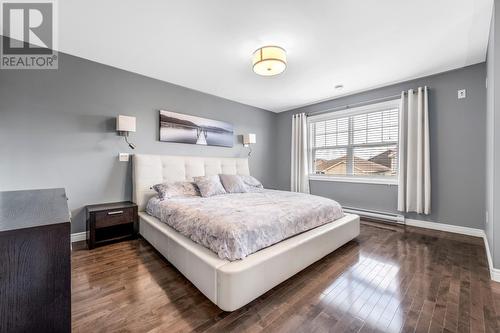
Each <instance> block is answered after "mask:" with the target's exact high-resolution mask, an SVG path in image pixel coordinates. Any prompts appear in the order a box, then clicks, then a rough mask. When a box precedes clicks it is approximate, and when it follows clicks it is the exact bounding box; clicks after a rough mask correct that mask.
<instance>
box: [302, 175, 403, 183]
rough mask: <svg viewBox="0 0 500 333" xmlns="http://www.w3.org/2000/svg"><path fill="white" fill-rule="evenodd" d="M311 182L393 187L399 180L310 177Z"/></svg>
mask: <svg viewBox="0 0 500 333" xmlns="http://www.w3.org/2000/svg"><path fill="white" fill-rule="evenodd" d="M309 180H319V181H327V182H342V183H361V184H380V185H393V186H397V185H398V180H397V179H380V178H362V177H337V176H323V175H309Z"/></svg>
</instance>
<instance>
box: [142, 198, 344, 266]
mask: <svg viewBox="0 0 500 333" xmlns="http://www.w3.org/2000/svg"><path fill="white" fill-rule="evenodd" d="M146 212H147V213H148V214H150V215H152V216H154V217H156V218H158V219H159V220H160V221H161V222H163V223H166V224H167V225H169V226H170V227H172V228H174V229H175V230H177V231H178V232H179V233H181V234H182V235H184V236H186V237H188V238H190V239H191V240H193V241H194V242H196V243H198V244H200V245H202V246H204V247H206V248H208V249H210V250H212V251H213V252H215V253H216V254H217V255H218V256H219V258H221V259H227V260H230V261H235V260H239V259H243V258H245V257H246V256H248V255H250V254H252V253H254V252H257V251H259V250H261V249H263V248H266V247H268V246H271V245H273V244H276V243H278V242H280V241H282V240H284V239H287V238H289V237H292V236H294V235H297V234H300V233H302V232H304V231H307V230H310V229H313V228H316V227H318V226H321V225H324V224H326V223H330V222H333V221H335V220H337V219H339V218H341V217H343V216H344V213H343V211H342V207H341V206H340V205H339V204H338V203H337V202H336V201H334V200H331V199H327V198H324V197H319V196H314V195H309V194H303V193H295V192H285V191H275V190H263V191H262V192H260V193H235V194H226V195H219V196H213V197H209V198H202V197H183V198H171V199H168V200H163V201H160V200H159V199H158V198H157V197H153V198H151V199H150V200H149V201H148V204H147V208H146Z"/></svg>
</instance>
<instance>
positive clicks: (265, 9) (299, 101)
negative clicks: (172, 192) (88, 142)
mask: <svg viewBox="0 0 500 333" xmlns="http://www.w3.org/2000/svg"><path fill="white" fill-rule="evenodd" d="M58 3H59V50H60V51H62V52H66V53H69V54H73V55H76V56H79V57H83V58H86V59H90V60H93V61H97V62H100V63H104V64H107V65H111V66H114V67H118V68H121V69H125V70H128V71H131V72H135V73H139V74H143V75H146V76H149V77H153V78H156V79H160V80H163V81H168V82H172V83H175V84H178V85H181V86H185V87H188V88H192V89H196V90H199V91H203V92H206V93H209V94H213V95H216V96H220V97H224V98H228V99H231V100H234V101H238V102H241V103H245V104H249V105H253V106H257V107H260V108H263V109H267V110H271V111H275V112H280V111H284V110H289V109H292V108H295V107H298V106H303V105H307V104H312V103H314V102H318V101H321V100H325V99H330V98H335V97H338V96H340V95H346V94H349V93H353V92H356V91H361V90H366V89H369V88H373V87H377V86H381V85H386V84H389V83H394V82H398V81H403V80H407V79H411V78H416V77H421V76H425V75H430V74H434V73H438V72H443V71H447V70H450V69H454V68H459V67H463V66H466V65H471V64H474V63H478V62H482V61H484V60H485V56H486V46H487V42H488V32H489V23H490V16H491V8H492V0H418V1H417V0H383V1H382V0H377V1H375V0H372V1H367V0H330V1H327V0H315V1H305V0H304V1H291V0H274V1H271V0H252V1H242V0H209V1H208V0H175V1H174V0H170V1H166V0H143V1H138V0H106V1H103V0H85V1H84V0H64V1H58ZM268 44H276V45H279V46H282V47H284V48H285V49H286V50H287V53H288V68H287V70H286V71H285V72H284V73H283V74H281V75H279V76H275V77H260V76H257V75H255V74H254V73H253V72H252V68H251V55H252V52H253V51H254V50H255V49H257V48H258V47H260V46H263V45H268ZM337 84H343V85H344V89H343V90H342V91H341V92H338V91H335V89H334V86H335V85H337Z"/></svg>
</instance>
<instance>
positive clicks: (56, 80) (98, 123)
mask: <svg viewBox="0 0 500 333" xmlns="http://www.w3.org/2000/svg"><path fill="white" fill-rule="evenodd" d="M214 84H215V83H214ZM159 109H166V110H170V111H176V112H182V113H186V114H193V115H199V116H203V117H207V118H211V119H218V120H224V121H228V122H230V123H232V124H234V128H235V134H238V135H239V134H243V133H248V132H250V133H256V134H257V144H256V145H255V146H254V149H253V151H254V152H253V154H252V158H251V159H250V169H251V172H252V173H253V174H254V175H255V176H256V177H257V178H259V179H261V180H262V181H263V183H264V184H265V185H266V186H269V187H274V186H275V185H276V184H275V182H274V177H273V175H272V172H271V171H272V170H273V167H274V165H275V163H274V156H275V154H274V151H273V150H272V147H273V145H271V144H270V143H272V142H274V141H275V136H276V134H275V133H276V132H275V126H276V118H277V117H276V115H275V114H274V113H271V112H268V111H264V110H261V109H257V108H254V107H250V106H247V105H242V104H239V103H236V102H232V101H229V100H226V99H222V98H218V97H215V96H211V95H207V94H203V93H200V92H197V91H194V90H190V89H186V88H183V87H179V86H176V85H172V84H169V83H165V82H161V81H157V80H154V79H150V78H147V77H144V76H140V75H137V74H133V73H130V72H126V71H122V70H119V69H116V68H112V67H108V66H104V65H101V64H97V63H94V62H90V61H87V60H84V59H81V58H77V57H73V56H68V55H64V54H60V58H59V70H49V71H41V70H26V71H22V70H4V71H1V73H0V156H1V157H0V190H14V189H16V190H17V189H29V188H45V187H64V188H66V191H67V194H68V197H69V205H70V207H71V209H72V213H73V217H74V220H73V226H72V231H73V232H80V231H84V230H85V225H84V214H83V211H82V207H83V206H85V205H87V204H93V203H102V202H111V201H118V200H129V199H131V192H132V185H131V167H130V163H126V162H125V163H124V162H119V161H118V159H117V155H118V153H119V152H137V153H155V154H178V155H210V156H227V157H236V156H246V154H247V150H246V148H243V146H242V145H241V144H239V143H237V140H239V139H238V138H235V146H234V147H233V148H221V147H200V146H196V145H187V144H176V143H165V142H159V141H158V117H159V116H158V110H159ZM118 114H125V115H131V116H136V117H137V132H136V133H133V134H131V137H130V139H131V141H132V142H134V143H135V144H136V145H137V149H136V150H135V151H131V150H130V149H129V148H128V147H127V145H126V144H125V142H124V141H123V138H121V137H119V136H117V135H116V132H115V117H116V115H118Z"/></svg>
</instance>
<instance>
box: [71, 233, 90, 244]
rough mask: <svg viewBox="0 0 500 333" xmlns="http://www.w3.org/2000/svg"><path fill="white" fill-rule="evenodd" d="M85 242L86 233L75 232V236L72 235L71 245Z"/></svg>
mask: <svg viewBox="0 0 500 333" xmlns="http://www.w3.org/2000/svg"><path fill="white" fill-rule="evenodd" d="M84 240H87V233H86V232H85V231H84V232H75V233H74V234H71V243H74V242H79V241H84Z"/></svg>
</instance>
